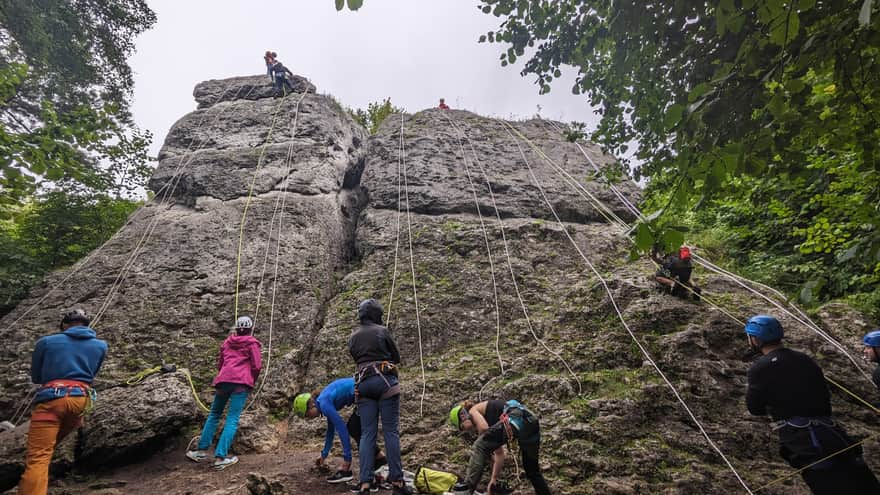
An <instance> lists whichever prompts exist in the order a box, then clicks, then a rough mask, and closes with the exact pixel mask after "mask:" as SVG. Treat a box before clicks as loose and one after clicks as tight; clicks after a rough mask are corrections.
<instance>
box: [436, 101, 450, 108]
mask: <svg viewBox="0 0 880 495" xmlns="http://www.w3.org/2000/svg"><path fill="white" fill-rule="evenodd" d="M437 108H439V109H440V110H449V105H447V104H446V100H444V99H443V98H440V104H439V105H437Z"/></svg>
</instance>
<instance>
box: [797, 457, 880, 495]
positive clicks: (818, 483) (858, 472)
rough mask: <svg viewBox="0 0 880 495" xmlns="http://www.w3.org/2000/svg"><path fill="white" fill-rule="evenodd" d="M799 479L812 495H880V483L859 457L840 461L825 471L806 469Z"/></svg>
mask: <svg viewBox="0 0 880 495" xmlns="http://www.w3.org/2000/svg"><path fill="white" fill-rule="evenodd" d="M801 477H803V479H804V481H805V482H806V483H807V486H809V487H810V491H811V492H813V494H814V495H838V494H840V495H842V494H844V493H845V494H847V495H877V494H880V483H878V482H877V478H876V477H875V476H874V473H872V472H871V470H870V469H869V468H868V466H866V465H865V462H864V461H863V460H862V459H861V457H857V458H851V459H841V460H840V461H838V462H835V463H834V464H832V465H831V466H830V467H828V468H825V469H807V470H805V471H803V472H801Z"/></svg>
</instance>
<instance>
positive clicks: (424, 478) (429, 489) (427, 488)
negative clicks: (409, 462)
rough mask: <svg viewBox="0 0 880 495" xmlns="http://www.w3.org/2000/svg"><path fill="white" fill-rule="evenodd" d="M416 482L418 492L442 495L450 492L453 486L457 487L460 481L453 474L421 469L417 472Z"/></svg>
mask: <svg viewBox="0 0 880 495" xmlns="http://www.w3.org/2000/svg"><path fill="white" fill-rule="evenodd" d="M414 481H415V486H416V490H418V491H419V492H420V493H434V494H441V493H443V492H448V491H449V490H451V489H452V487H453V486H455V483H456V482H457V481H458V476H456V475H454V474H452V473H444V472H443V471H436V470H434V469H428V468H425V467H420V468H419V470H418V471H416V479H415V480H414Z"/></svg>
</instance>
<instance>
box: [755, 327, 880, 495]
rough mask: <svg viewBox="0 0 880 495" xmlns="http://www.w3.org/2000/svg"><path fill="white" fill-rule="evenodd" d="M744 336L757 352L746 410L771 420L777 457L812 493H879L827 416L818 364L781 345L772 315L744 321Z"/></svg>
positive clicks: (828, 410)
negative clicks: (758, 356)
mask: <svg viewBox="0 0 880 495" xmlns="http://www.w3.org/2000/svg"><path fill="white" fill-rule="evenodd" d="M745 332H746V335H748V339H749V345H750V346H751V347H752V348H753V349H755V350H759V351H760V353H761V354H762V356H761V357H760V358H759V359H758V360H757V361H756V362H755V363H754V364H753V365H752V366H751V367H750V368H749V371H748V373H747V382H748V389H747V390H746V406H747V407H748V409H749V412H750V413H751V414H753V415H755V416H764V415H768V414H769V415H770V417H771V418H772V419H773V421H774V423H772V424H771V426H772V427H773V429H774V430H776V431H777V432H778V434H779V443H780V444H781V445H780V449H779V451H780V454H781V455H782V457H783V458H784V459H785V460H786V461H788V463H789V464H790V465H791V466H792V467H794V468H796V469H803V471H801V477H802V478H803V479H804V481H805V482H806V483H807V485H808V486H809V487H810V490H811V491H812V492H813V493H814V494H818V495H824V494H829V495H830V494H841V493H847V494H849V493H852V494H876V493H880V483H878V482H877V478H876V477H874V473H872V472H871V470H870V469H869V468H868V466H867V465H865V461H864V459H862V448H861V446H856V447H851V446H852V445H853V444H855V443H856V442H854V441H853V440H852V439H851V438H850V437H849V436H848V435H847V434H846V432H845V431H844V430H843V428H842V427H841V426H840V425H839V424H838V423H837V422H836V421H834V419H832V417H831V394H830V393H829V391H828V386H827V385H826V384H825V376H824V375H823V374H822V369H821V368H819V365H817V364H816V362H815V361H813V359H812V358H810V357H809V356H807V355H806V354H804V353H801V352H797V351H794V350H791V349H787V348H785V347H784V346H783V345H782V337H783V331H782V325H781V324H780V323H779V321H778V320H777V319H776V318H774V317H772V316H766V315H757V316H753V317H751V318H749V321H748V322H747V323H746V326H745Z"/></svg>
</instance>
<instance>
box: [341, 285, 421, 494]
mask: <svg viewBox="0 0 880 495" xmlns="http://www.w3.org/2000/svg"><path fill="white" fill-rule="evenodd" d="M358 319H359V320H360V325H358V326H357V327H355V329H354V332H352V334H351V337H349V339H348V352H349V354H351V357H352V359H354V362H355V365H356V366H357V368H356V375H355V387H357V397H358V400H357V408H358V413H359V414H360V416H361V428H363V432H362V433H361V441H360V446H359V448H358V452H359V456H360V459H359V460H360V477H359V480H360V491H359V492H358V493H359V495H369V493H370V491H375V490H371V489H372V488H373V485H374V480H373V453H374V452H375V450H376V435H377V433H378V430H379V418H380V417H381V418H382V433H383V435H384V437H385V454H386V455H387V458H388V481H389V482H391V490H392V493H393V494H394V495H412V490H411V489H410V488H409V487H408V486H407V485H406V482H405V481H404V479H403V465H402V463H401V460H400V432H399V431H398V429H399V427H400V383H399V381H398V378H397V366H398V365H399V364H400V351H399V350H398V349H397V343H395V342H394V339H393V338H392V337H391V332H390V331H389V330H388V328H386V327H384V326H383V325H382V305H381V304H379V301H376V300H375V299H365V300H364V301H361V303H360V304H358Z"/></svg>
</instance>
